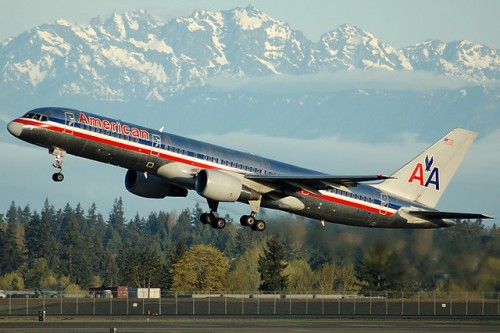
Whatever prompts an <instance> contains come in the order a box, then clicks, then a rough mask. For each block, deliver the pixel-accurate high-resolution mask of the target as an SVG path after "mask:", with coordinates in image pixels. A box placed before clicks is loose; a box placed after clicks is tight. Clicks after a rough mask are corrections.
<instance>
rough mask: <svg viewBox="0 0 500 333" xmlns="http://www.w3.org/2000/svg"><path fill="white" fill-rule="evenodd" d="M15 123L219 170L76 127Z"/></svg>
mask: <svg viewBox="0 0 500 333" xmlns="http://www.w3.org/2000/svg"><path fill="white" fill-rule="evenodd" d="M15 121H16V122H18V123H21V124H23V125H30V126H35V127H39V128H43V129H46V130H49V131H53V132H57V133H65V134H67V135H71V136H74V137H77V138H81V139H85V140H89V141H93V142H97V143H101V144H103V145H107V146H112V147H116V148H120V149H125V150H128V151H133V152H137V153H141V154H144V155H152V156H157V157H159V158H162V159H164V160H168V161H170V162H180V163H184V164H188V165H191V166H194V167H198V168H201V169H219V168H217V167H214V166H211V165H208V164H204V163H199V162H196V161H191V160H187V159H183V158H180V157H177V156H172V155H168V154H165V153H163V152H164V151H165V150H161V149H159V148H158V149H152V148H153V147H152V146H145V145H144V144H140V143H138V144H140V145H141V146H142V147H137V146H135V145H130V144H127V143H124V142H119V141H116V140H113V139H111V138H101V137H98V136H96V135H90V134H87V133H82V132H79V131H76V130H75V129H76V128H75V127H59V126H55V125H52V124H48V123H40V122H37V121H33V120H31V119H25V118H18V119H16V120H15ZM78 130H81V129H78ZM65 131H68V132H65ZM83 131H85V132H87V130H83ZM70 132H71V133H70ZM91 133H92V132H91ZM103 135H104V134H103ZM148 142H150V141H148ZM152 144H153V143H152V142H151V145H152ZM61 148H63V147H61Z"/></svg>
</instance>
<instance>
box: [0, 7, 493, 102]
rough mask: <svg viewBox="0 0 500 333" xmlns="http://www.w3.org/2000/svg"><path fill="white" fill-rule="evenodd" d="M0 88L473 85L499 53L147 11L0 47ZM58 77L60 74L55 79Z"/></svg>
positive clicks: (64, 24)
mask: <svg viewBox="0 0 500 333" xmlns="http://www.w3.org/2000/svg"><path fill="white" fill-rule="evenodd" d="M0 68H1V71H2V72H1V75H2V76H1V77H2V80H1V81H0V85H2V87H8V88H9V89H11V88H13V89H21V88H23V89H26V88H27V87H28V88H29V89H31V91H32V92H35V91H36V90H37V89H40V88H41V87H43V86H45V85H46V86H47V87H58V88H57V89H59V90H58V92H57V93H58V94H60V95H81V96H88V95H91V96H92V97H93V98H95V99H104V100H121V101H125V100H128V99H130V98H144V99H146V100H157V101H162V100H165V99H167V98H169V97H170V96H172V95H173V94H175V93H176V92H179V91H183V90H185V89H190V88H192V87H197V86H202V85H204V84H205V82H206V80H207V79H208V78H210V77H213V76H216V75H220V74H224V75H226V76H234V77H245V76H246V77H251V76H265V75H281V74H294V75H301V74H306V73H317V72H320V71H325V70H326V71H339V70H354V69H358V70H359V69H360V70H366V69H371V68H376V69H380V70H387V71H401V70H404V71H416V70H425V71H432V72H434V73H435V74H436V75H447V76H454V77H460V78H462V79H466V80H469V81H473V82H481V81H483V80H488V79H499V78H500V74H499V73H500V61H499V57H498V51H497V50H494V49H490V48H488V47H486V46H484V45H480V44H475V43H473V42H470V41H465V40H463V41H455V42H451V43H444V42H441V41H436V40H433V41H425V42H423V43H420V44H417V45H415V46H412V47H408V48H404V49H400V50H398V49H395V48H393V47H392V46H390V45H388V44H387V43H384V42H382V41H380V40H379V39H378V38H376V37H375V36H374V35H373V34H371V33H369V32H366V31H364V30H362V29H361V28H359V27H357V26H354V25H349V24H343V25H341V26H339V27H338V28H336V29H335V30H332V31H330V32H327V33H325V34H324V35H323V36H322V37H321V38H320V40H319V42H318V43H313V42H311V41H310V40H308V39H307V38H306V37H305V36H304V35H303V34H302V33H301V32H300V31H297V30H293V29H292V28H291V27H290V26H289V25H288V24H287V23H285V22H282V21H279V20H276V19H274V18H272V17H270V16H268V15H267V14H266V13H264V12H262V11H260V10H259V9H257V8H255V7H253V6H248V7H246V8H234V9H231V10H225V11H207V10H197V11H195V12H193V14H192V15H190V16H188V17H181V18H178V19H174V20H171V21H169V22H167V23H163V22H160V21H159V20H158V19H156V18H154V17H153V16H152V15H150V14H149V13H148V12H147V11H145V10H136V11H131V12H126V13H122V14H118V13H115V14H113V15H111V16H110V17H108V18H95V19H93V20H91V21H90V24H88V25H79V24H73V23H70V22H68V21H66V20H64V19H59V20H58V21H56V22H55V23H53V24H44V25H41V26H39V27H36V28H34V29H32V30H30V31H27V32H24V33H22V34H21V35H19V36H17V37H15V38H12V39H10V40H8V41H6V42H4V43H3V44H2V45H1V52H0ZM62 73H64V75H60V74H62Z"/></svg>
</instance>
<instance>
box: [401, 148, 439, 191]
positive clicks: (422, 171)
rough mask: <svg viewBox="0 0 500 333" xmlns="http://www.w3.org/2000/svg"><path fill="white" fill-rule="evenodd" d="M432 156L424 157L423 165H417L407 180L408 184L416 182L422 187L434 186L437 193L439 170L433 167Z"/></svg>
mask: <svg viewBox="0 0 500 333" xmlns="http://www.w3.org/2000/svg"><path fill="white" fill-rule="evenodd" d="M433 164H434V156H430V157H429V155H427V156H426V157H425V165H424V164H422V163H420V162H419V163H417V165H415V169H413V172H412V173H411V176H410V178H408V183H413V182H415V181H416V182H418V184H419V185H420V186H422V187H429V186H434V188H435V189H436V190H438V191H439V168H438V167H437V166H434V167H433Z"/></svg>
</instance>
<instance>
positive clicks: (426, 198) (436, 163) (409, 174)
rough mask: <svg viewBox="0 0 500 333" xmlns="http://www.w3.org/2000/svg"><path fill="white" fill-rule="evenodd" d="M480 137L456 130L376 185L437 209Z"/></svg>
mask: <svg viewBox="0 0 500 333" xmlns="http://www.w3.org/2000/svg"><path fill="white" fill-rule="evenodd" d="M476 136H477V133H475V132H471V131H468V130H465V129H461V128H457V129H454V130H453V131H451V132H450V133H449V134H447V135H446V136H445V137H444V138H442V139H441V140H439V141H438V142H436V143H435V144H433V145H432V146H431V147H429V148H428V149H427V150H425V151H424V152H422V153H421V154H420V155H418V156H417V157H416V158H415V159H413V160H412V161H411V162H410V163H408V164H406V165H405V166H404V167H402V168H401V169H399V170H398V171H396V173H394V174H393V175H392V177H394V179H387V180H385V181H384V182H382V183H380V184H378V185H376V187H378V188H379V189H380V190H382V191H384V192H388V193H391V194H394V195H397V196H400V197H403V198H405V199H408V200H411V201H415V202H418V203H420V204H423V205H425V206H428V207H435V206H436V204H437V203H438V201H439V199H440V198H441V195H442V194H443V192H444V191H445V189H446V187H447V186H448V184H449V183H450V180H451V178H452V177H453V175H454V174H455V172H456V171H457V169H458V167H459V166H460V164H461V163H462V161H463V159H464V156H465V154H466V153H467V151H468V150H469V147H470V145H471V144H472V142H473V141H474V139H475V138H476Z"/></svg>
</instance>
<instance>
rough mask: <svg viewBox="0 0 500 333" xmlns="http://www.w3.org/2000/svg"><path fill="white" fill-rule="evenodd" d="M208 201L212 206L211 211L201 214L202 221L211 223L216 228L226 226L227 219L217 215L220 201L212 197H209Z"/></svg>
mask: <svg viewBox="0 0 500 333" xmlns="http://www.w3.org/2000/svg"><path fill="white" fill-rule="evenodd" d="M207 201H208V207H210V213H203V214H201V215H200V221H201V223H203V224H210V225H211V226H212V228H214V229H223V228H224V227H225V226H226V220H224V219H223V218H221V217H218V216H217V208H218V207H219V202H218V201H215V200H211V199H207Z"/></svg>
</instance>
